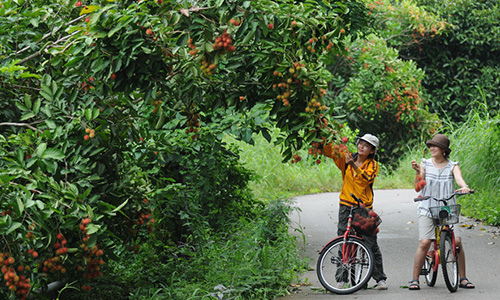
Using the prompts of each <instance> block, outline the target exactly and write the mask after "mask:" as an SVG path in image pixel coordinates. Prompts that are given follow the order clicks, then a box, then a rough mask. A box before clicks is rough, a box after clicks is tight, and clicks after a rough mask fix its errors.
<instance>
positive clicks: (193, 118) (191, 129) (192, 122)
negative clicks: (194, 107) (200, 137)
mask: <svg viewBox="0 0 500 300" xmlns="http://www.w3.org/2000/svg"><path fill="white" fill-rule="evenodd" d="M186 118H187V123H186V125H187V128H186V133H187V134H190V133H193V135H192V136H191V138H192V139H193V140H194V139H196V134H197V133H198V128H199V127H200V120H199V118H200V114H192V115H187V116H186Z"/></svg>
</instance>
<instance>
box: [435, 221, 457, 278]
mask: <svg viewBox="0 0 500 300" xmlns="http://www.w3.org/2000/svg"><path fill="white" fill-rule="evenodd" d="M443 231H448V232H450V233H451V241H452V247H453V255H454V256H456V255H458V253H457V246H456V244H455V231H454V230H453V226H450V225H438V226H436V228H435V229H434V232H435V235H436V238H435V239H434V240H433V241H432V243H433V245H434V250H433V251H432V252H434V253H432V256H434V261H435V262H436V263H435V264H434V266H433V268H432V269H433V270H434V271H437V270H438V269H439V265H440V264H441V249H439V246H438V245H440V244H441V233H442V232H443Z"/></svg>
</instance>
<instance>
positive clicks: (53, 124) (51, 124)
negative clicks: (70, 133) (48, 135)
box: [45, 119, 57, 129]
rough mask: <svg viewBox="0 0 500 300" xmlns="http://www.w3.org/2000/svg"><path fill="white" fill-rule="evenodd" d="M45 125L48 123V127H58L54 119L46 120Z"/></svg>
mask: <svg viewBox="0 0 500 300" xmlns="http://www.w3.org/2000/svg"><path fill="white" fill-rule="evenodd" d="M45 125H47V127H49V128H50V129H54V128H56V127H57V125H56V123H55V122H54V121H52V120H49V119H47V120H45Z"/></svg>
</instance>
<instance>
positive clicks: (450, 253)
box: [414, 190, 474, 293]
mask: <svg viewBox="0 0 500 300" xmlns="http://www.w3.org/2000/svg"><path fill="white" fill-rule="evenodd" d="M470 193H474V191H472V190H471V191H470ZM466 194H469V193H461V192H455V193H453V194H451V195H450V196H449V197H446V198H443V199H437V198H434V197H431V196H424V197H418V198H415V199H414V201H415V202H418V201H423V200H428V199H432V200H436V201H438V202H442V203H443V205H441V206H434V207H430V208H429V210H430V213H431V217H432V219H433V222H434V225H436V229H435V232H436V239H435V240H433V242H432V244H431V248H429V251H428V252H427V255H426V257H425V261H424V265H423V267H422V271H421V272H420V275H424V276H425V280H426V282H427V285H428V286H434V285H435V284H436V279H437V274H438V268H439V265H440V264H441V267H442V269H443V277H444V282H445V283H446V287H447V288H448V290H449V291H450V292H452V293H453V292H456V291H457V289H458V285H459V283H460V282H459V274H458V254H459V251H460V249H459V248H457V247H456V245H455V232H454V230H453V224H456V223H458V221H459V217H460V207H461V206H460V204H455V205H447V204H448V200H450V199H451V198H453V197H454V196H459V195H466Z"/></svg>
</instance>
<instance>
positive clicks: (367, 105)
mask: <svg viewBox="0 0 500 300" xmlns="http://www.w3.org/2000/svg"><path fill="white" fill-rule="evenodd" d="M348 47H349V48H348V56H346V57H345V58H343V59H342V61H343V62H344V64H347V65H348V67H349V69H350V70H351V72H352V73H353V74H352V75H351V77H349V78H348V79H347V80H346V82H345V83H344V81H340V82H339V84H338V85H337V86H336V88H338V89H339V91H338V96H337V97H336V98H335V99H334V103H335V105H336V106H340V107H342V108H343V109H344V110H345V111H346V112H347V116H346V119H347V121H348V123H349V126H350V127H351V128H356V129H357V130H359V131H360V133H361V134H364V133H371V134H375V135H376V136H377V137H378V138H379V139H380V145H381V149H380V151H379V155H380V160H381V162H383V163H388V164H396V163H397V160H398V158H399V157H400V156H401V155H402V154H403V153H404V151H405V150H406V145H407V143H408V141H411V140H415V139H418V138H420V137H421V136H430V135H432V134H433V133H434V132H435V131H436V129H437V128H438V127H439V126H440V121H439V119H438V118H437V117H436V116H435V115H433V114H431V113H429V112H428V110H427V108H426V103H427V100H426V98H425V92H424V90H423V89H422V86H421V84H420V82H421V81H422V80H423V78H424V72H423V71H422V70H421V69H419V68H418V67H417V66H416V64H415V63H414V62H412V61H404V60H401V59H399V58H398V52H397V51H396V50H395V49H394V48H390V47H388V46H387V45H386V42H385V41H384V40H383V39H381V38H379V37H376V36H373V35H372V36H367V37H366V38H365V39H357V40H354V41H353V42H352V43H350V44H349V46H348Z"/></svg>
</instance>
